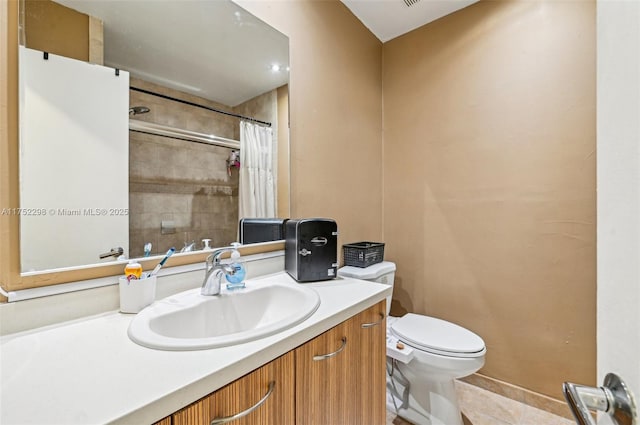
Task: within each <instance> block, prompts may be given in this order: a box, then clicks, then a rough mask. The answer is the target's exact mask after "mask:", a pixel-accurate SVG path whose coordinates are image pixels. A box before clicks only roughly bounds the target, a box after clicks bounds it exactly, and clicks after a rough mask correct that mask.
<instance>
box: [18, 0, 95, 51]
mask: <svg viewBox="0 0 640 425" xmlns="http://www.w3.org/2000/svg"><path fill="white" fill-rule="evenodd" d="M24 5H25V11H24V28H25V33H26V47H29V48H30V49H35V50H41V51H43V52H49V53H54V54H56V55H60V56H66V57H68V58H73V59H78V60H82V61H88V60H89V16H87V15H85V14H84V13H80V12H77V11H75V10H73V9H70V8H68V7H65V6H62V5H60V4H58V3H55V2H53V1H50V0H25V3H24Z"/></svg>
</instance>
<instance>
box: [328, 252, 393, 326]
mask: <svg viewBox="0 0 640 425" xmlns="http://www.w3.org/2000/svg"><path fill="white" fill-rule="evenodd" d="M395 275H396V264H395V263H392V262H391V261H383V262H381V263H377V264H372V265H370V266H369V267H353V266H345V267H342V268H340V269H338V276H342V277H350V278H353V279H360V280H367V281H369V282H377V283H382V284H385V285H391V291H393V282H394V279H395ZM390 309H391V296H388V297H387V316H388V315H389V310H390Z"/></svg>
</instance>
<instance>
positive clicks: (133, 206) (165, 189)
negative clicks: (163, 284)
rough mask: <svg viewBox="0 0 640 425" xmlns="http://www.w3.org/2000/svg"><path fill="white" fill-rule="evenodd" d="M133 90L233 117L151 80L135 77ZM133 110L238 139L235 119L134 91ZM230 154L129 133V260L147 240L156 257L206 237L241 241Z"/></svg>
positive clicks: (143, 117) (217, 241) (214, 241)
mask: <svg viewBox="0 0 640 425" xmlns="http://www.w3.org/2000/svg"><path fill="white" fill-rule="evenodd" d="M131 85H132V86H133V87H138V88H143V89H146V90H150V91H154V92H156V93H161V94H166V95H169V96H172V97H176V98H180V99H184V100H188V101H191V102H194V103H198V104H202V105H206V106H210V107H213V108H216V109H220V110H225V111H229V112H234V108H231V107H228V106H225V105H221V104H218V103H215V102H211V101H208V100H205V99H202V98H198V97H196V96H192V95H188V94H185V93H182V92H179V91H176V90H172V89H168V88H166V87H162V86H158V85H156V84H152V83H149V82H146V81H142V80H138V79H132V81H131ZM250 102H251V101H250ZM263 103H265V102H263ZM266 104H269V105H270V104H271V103H270V102H266ZM130 105H131V106H147V107H148V108H150V110H151V111H150V112H149V113H146V114H142V115H136V117H135V119H139V120H143V121H150V122H154V123H158V124H163V125H169V126H173V127H178V128H182V129H187V130H191V131H197V132H202V133H207V134H215V135H217V136H221V137H226V138H231V139H238V130H237V129H238V125H239V124H238V120H237V119H236V118H233V117H229V116H226V115H223V114H216V113H214V112H211V111H207V110H205V109H202V108H197V107H193V106H189V105H184V104H181V103H178V102H174V101H170V100H166V99H162V98H159V97H156V96H152V95H147V94H144V93H139V92H135V91H131V92H130ZM229 153H230V150H229V149H227V148H222V147H217V146H210V145H205V144H198V143H192V142H186V141H182V140H176V139H170V138H166V137H160V136H155V135H149V134H143V133H137V132H129V158H130V160H129V213H130V216H129V246H130V256H141V255H142V254H143V247H144V244H145V243H148V242H150V243H151V244H152V245H153V249H152V252H153V253H154V254H159V253H164V252H165V251H166V250H167V249H169V248H170V247H172V246H174V247H175V248H176V249H177V250H180V249H181V248H183V247H184V246H185V244H191V243H194V242H195V244H196V248H197V249H200V248H202V239H211V244H212V246H222V245H228V244H229V243H230V242H232V241H234V240H236V236H237V235H236V233H237V223H238V170H237V169H232V171H231V175H230V176H229V175H228V173H227V165H226V160H227V158H228V156H229ZM163 222H165V224H169V223H170V224H171V225H172V226H173V231H168V230H167V229H166V228H165V230H164V231H163V229H162V223H163Z"/></svg>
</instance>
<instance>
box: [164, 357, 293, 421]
mask: <svg viewBox="0 0 640 425" xmlns="http://www.w3.org/2000/svg"><path fill="white" fill-rule="evenodd" d="M270 383H273V388H272V391H271V393H270V394H269V395H267V393H268V392H269V389H270ZM294 388H295V377H294V354H293V352H292V351H290V352H288V353H286V354H285V355H283V356H281V357H278V358H277V359H275V360H273V361H272V362H270V363H267V364H266V365H264V366H262V367H261V368H259V369H256V370H254V371H253V372H251V373H249V374H248V375H245V376H243V377H242V378H240V379H237V380H235V381H233V382H232V383H230V384H228V385H226V386H224V387H222V388H220V389H219V390H217V391H216V392H214V393H212V394H210V395H208V396H206V397H204V398H203V399H201V400H199V401H197V402H195V403H193V404H191V405H189V406H187V407H185V408H184V409H182V410H179V411H177V412H176V413H174V414H173V415H172V423H173V425H201V424H202V425H204V424H211V422H212V421H213V420H214V419H220V418H224V417H230V416H233V415H236V414H238V413H240V412H244V411H246V410H247V409H250V408H251V407H253V406H256V405H257V404H258V403H259V402H260V401H261V400H262V399H263V398H266V400H265V401H264V402H263V403H262V404H260V405H259V406H257V407H256V408H255V410H253V411H252V412H251V413H249V414H247V415H246V416H243V417H240V418H238V419H236V420H233V421H228V423H230V424H233V425H287V424H293V423H294V412H295V407H294Z"/></svg>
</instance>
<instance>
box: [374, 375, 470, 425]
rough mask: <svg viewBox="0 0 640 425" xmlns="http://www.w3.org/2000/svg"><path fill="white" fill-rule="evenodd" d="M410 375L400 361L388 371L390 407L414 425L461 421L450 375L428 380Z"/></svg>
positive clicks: (445, 424)
mask: <svg viewBox="0 0 640 425" xmlns="http://www.w3.org/2000/svg"><path fill="white" fill-rule="evenodd" d="M411 375H412V373H411V371H410V370H407V369H406V368H403V367H402V365H400V367H398V368H397V369H396V370H395V371H394V375H393V376H391V377H390V376H388V375H387V409H388V410H389V411H391V412H396V414H397V415H398V416H400V417H401V418H403V419H406V420H408V421H410V422H411V423H413V424H415V425H463V423H462V415H461V413H460V408H459V406H458V397H457V395H456V389H455V382H454V380H453V379H450V380H446V379H445V380H438V381H427V380H425V379H416V377H415V376H411ZM405 378H406V380H405ZM405 384H408V385H405ZM407 387H408V388H407ZM394 402H395V404H394Z"/></svg>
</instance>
